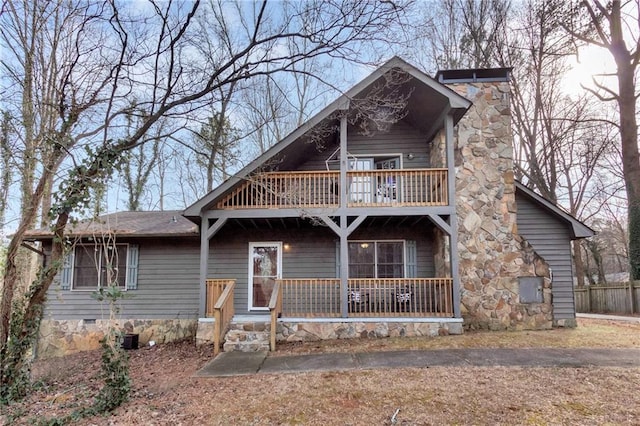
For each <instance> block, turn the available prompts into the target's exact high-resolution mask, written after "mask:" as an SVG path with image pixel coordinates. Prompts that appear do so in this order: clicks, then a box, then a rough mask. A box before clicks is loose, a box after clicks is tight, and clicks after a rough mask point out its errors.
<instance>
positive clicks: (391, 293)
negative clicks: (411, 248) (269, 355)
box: [206, 278, 455, 354]
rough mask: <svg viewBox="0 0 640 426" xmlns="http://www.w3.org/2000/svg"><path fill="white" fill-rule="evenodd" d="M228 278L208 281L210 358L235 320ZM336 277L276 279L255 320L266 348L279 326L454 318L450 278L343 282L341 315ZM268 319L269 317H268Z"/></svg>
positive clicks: (232, 286)
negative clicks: (266, 333)
mask: <svg viewBox="0 0 640 426" xmlns="http://www.w3.org/2000/svg"><path fill="white" fill-rule="evenodd" d="M235 284H236V283H235V280H233V279H207V281H206V288H207V297H206V316H207V317H208V318H214V336H213V341H214V353H215V354H217V353H218V351H219V350H220V346H221V344H222V342H223V340H224V335H225V333H226V330H227V328H228V327H229V325H230V324H231V322H232V321H234V307H233V300H234V291H235ZM340 284H341V280H340V279H339V278H325V279H323V278H307V279H300V278H298V279H277V280H275V281H274V286H273V289H272V291H271V295H270V298H269V304H268V313H267V312H264V314H263V315H256V316H254V318H253V320H254V321H257V322H260V321H262V322H263V323H264V325H265V326H264V328H265V329H267V330H268V331H269V347H270V349H271V350H275V348H276V340H277V337H276V336H277V334H278V325H279V323H283V324H287V323H288V324H291V323H301V322H302V323H305V322H306V323H311V322H314V321H321V322H324V324H325V326H326V325H327V324H329V323H331V322H335V323H340V324H341V323H344V322H352V323H357V322H359V321H363V322H368V323H372V322H376V321H378V322H389V321H395V322H398V321H411V322H414V323H425V324H429V323H433V324H437V323H439V322H441V321H442V320H445V321H446V319H453V318H454V316H455V315H454V309H453V280H452V279H451V278H377V279H372V278H364V279H348V280H347V293H346V294H347V299H346V301H344V302H346V306H347V313H346V315H344V313H343V309H342V307H343V306H344V305H345V303H343V300H342V299H341V297H342V295H343V294H344V292H341V289H340ZM267 314H268V315H267Z"/></svg>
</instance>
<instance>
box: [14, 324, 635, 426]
mask: <svg viewBox="0 0 640 426" xmlns="http://www.w3.org/2000/svg"><path fill="white" fill-rule="evenodd" d="M639 339H640V325H629V324H622V323H613V322H598V321H581V327H580V328H578V329H576V330H552V331H548V332H535V333H533V332H520V333H515V332H514V333H488V332H477V333H467V334H465V335H464V336H447V337H438V338H433V339H398V340H395V339H380V340H368V339H363V340H355V341H348V342H347V341H344V342H342V341H341V342H328V343H324V342H323V343H322V344H312V345H310V344H307V345H295V346H294V345H288V346H286V347H284V348H283V349H282V351H280V352H279V355H282V354H285V353H304V352H317V351H320V350H322V351H325V352H328V351H338V350H340V351H364V350H383V349H388V350H394V349H407V348H445V347H447V348H451V347H543V346H546V347H615V348H618V347H640V340H639ZM210 354H211V348H210V347H209V348H204V349H203V348H201V349H196V348H194V346H193V345H192V344H190V343H182V344H175V345H160V346H156V347H154V348H151V349H141V350H138V351H135V352H132V356H131V372H132V377H133V382H134V392H133V395H132V398H131V400H130V401H129V402H128V403H127V404H125V405H124V406H122V407H120V408H119V409H118V410H116V412H115V413H114V414H113V415H111V416H108V417H97V418H91V419H85V420H84V421H82V422H81V424H86V425H112V424H113V425H179V424H182V425H200V424H204V425H230V424H239V425H272V424H283V425H298V424H304V425H370V424H374V425H384V424H391V418H392V416H393V415H394V413H395V412H396V410H399V411H398V414H397V416H396V418H395V419H396V424H401V425H441V424H452V425H453V424H474V425H476V424H491V425H495V424H504V425H512V424H525V425H557V424H581V425H583V424H586V425H589V424H637V423H638V418H640V393H639V392H638V389H639V388H640V368H633V369H622V368H507V367H456V368H445V367H437V368H422V369H409V368H407V369H395V370H385V369H381V370H367V371H348V372H322V373H303V374H288V375H253V376H244V377H231V378H212V379H196V378H193V374H194V373H195V372H196V371H197V370H198V369H199V368H200V367H201V366H202V365H203V364H204V363H205V362H207V361H208V359H209V358H210ZM99 362H100V361H99V353H98V352H92V353H85V354H79V355H73V356H68V357H65V358H62V359H58V360H50V361H42V362H38V363H37V365H36V366H35V367H36V368H35V370H34V371H35V372H36V375H37V377H38V378H40V379H41V380H42V386H41V388H40V390H38V391H37V392H34V394H33V395H31V396H30V398H29V399H28V400H27V401H25V402H24V403H22V404H19V405H14V406H12V407H11V413H12V414H14V415H18V414H19V415H20V417H19V419H17V421H16V422H15V424H32V423H33V422H34V420H35V419H37V418H38V417H40V418H41V417H42V416H47V417H50V416H55V415H60V414H62V413H65V412H69V411H70V410H71V409H72V408H73V407H74V406H76V405H78V404H83V403H86V401H87V400H88V399H89V398H90V397H91V396H92V395H93V394H95V391H96V390H97V388H98V386H99V383H97V382H96V381H95V380H93V379H92V376H94V373H95V372H96V371H97V369H98V367H99ZM5 420H7V419H5Z"/></svg>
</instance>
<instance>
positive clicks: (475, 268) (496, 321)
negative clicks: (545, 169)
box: [436, 68, 553, 329]
mask: <svg viewBox="0 0 640 426" xmlns="http://www.w3.org/2000/svg"><path fill="white" fill-rule="evenodd" d="M509 73H510V69H509V68H500V69H483V70H455V71H441V72H439V73H438V74H437V76H436V78H437V79H438V80H439V81H440V82H441V83H443V84H445V85H447V86H448V87H450V88H451V89H453V90H455V91H456V92H457V93H459V94H460V95H462V96H464V97H466V98H467V99H469V100H470V101H472V102H473V105H472V107H471V108H470V109H469V111H468V112H467V114H466V115H465V116H464V117H463V118H462V120H460V122H459V123H458V125H457V126H456V137H455V141H456V144H455V166H456V212H457V215H458V252H459V258H460V264H459V268H460V271H459V272H460V287H461V289H460V291H461V302H462V306H461V312H462V316H463V318H464V320H465V325H466V327H468V328H489V329H538V328H550V327H551V325H552V319H553V318H552V305H551V280H550V279H549V267H548V264H547V263H546V262H545V261H544V260H543V259H542V258H541V257H540V256H538V255H537V254H536V253H535V251H534V250H533V248H532V247H531V245H530V244H529V243H527V241H526V240H525V239H524V238H522V237H521V236H520V235H519V234H518V229H517V224H516V215H517V206H516V200H515V183H514V172H513V134H512V130H511V110H510V108H509V92H510V87H509Z"/></svg>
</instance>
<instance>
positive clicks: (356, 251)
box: [349, 241, 404, 278]
mask: <svg viewBox="0 0 640 426" xmlns="http://www.w3.org/2000/svg"><path fill="white" fill-rule="evenodd" d="M349 278H404V242H403V241H357V242H350V243H349Z"/></svg>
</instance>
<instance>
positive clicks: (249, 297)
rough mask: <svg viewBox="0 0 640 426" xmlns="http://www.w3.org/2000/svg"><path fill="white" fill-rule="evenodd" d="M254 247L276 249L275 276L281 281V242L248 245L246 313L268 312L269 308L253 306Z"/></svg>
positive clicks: (262, 242) (259, 242) (258, 242)
mask: <svg viewBox="0 0 640 426" xmlns="http://www.w3.org/2000/svg"><path fill="white" fill-rule="evenodd" d="M255 247H277V249H278V253H277V262H276V263H277V274H276V279H278V280H279V279H282V241H252V242H250V243H249V261H248V268H247V273H248V274H247V275H248V281H247V311H249V312H251V311H268V310H269V307H268V306H266V307H254V306H253V249H254V248H255Z"/></svg>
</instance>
